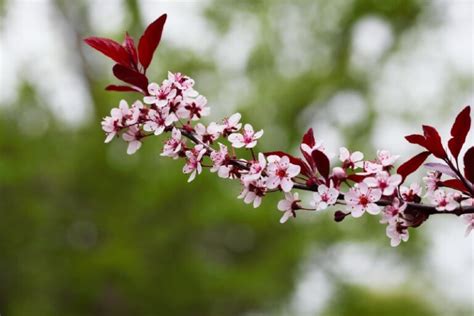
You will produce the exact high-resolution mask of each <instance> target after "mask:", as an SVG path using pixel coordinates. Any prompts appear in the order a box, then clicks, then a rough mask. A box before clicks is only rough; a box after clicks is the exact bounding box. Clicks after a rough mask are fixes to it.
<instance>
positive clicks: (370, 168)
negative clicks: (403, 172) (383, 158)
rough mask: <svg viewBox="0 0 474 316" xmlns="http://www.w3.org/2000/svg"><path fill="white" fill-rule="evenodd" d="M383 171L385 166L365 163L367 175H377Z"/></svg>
mask: <svg viewBox="0 0 474 316" xmlns="http://www.w3.org/2000/svg"><path fill="white" fill-rule="evenodd" d="M382 170H383V166H382V165H381V164H379V163H377V162H373V161H364V171H365V173H366V174H375V173H377V172H380V171H382Z"/></svg>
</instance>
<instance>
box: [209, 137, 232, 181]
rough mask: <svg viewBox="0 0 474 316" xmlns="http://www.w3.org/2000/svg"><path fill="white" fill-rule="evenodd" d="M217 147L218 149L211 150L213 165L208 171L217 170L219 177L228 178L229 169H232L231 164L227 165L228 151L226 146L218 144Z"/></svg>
mask: <svg viewBox="0 0 474 316" xmlns="http://www.w3.org/2000/svg"><path fill="white" fill-rule="evenodd" d="M219 147H220V148H219V150H214V151H213V152H211V155H210V156H211V160H212V164H213V165H212V168H211V169H210V171H211V172H217V175H218V176H219V177H220V178H224V179H227V178H229V174H230V171H231V170H232V166H231V165H228V161H229V153H228V150H227V146H225V145H223V144H219Z"/></svg>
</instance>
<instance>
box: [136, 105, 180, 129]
mask: <svg viewBox="0 0 474 316" xmlns="http://www.w3.org/2000/svg"><path fill="white" fill-rule="evenodd" d="M168 114H169V108H168V107H162V108H159V109H157V110H153V109H151V110H149V111H148V115H147V121H146V122H145V124H144V125H143V130H145V131H147V132H153V133H154V134H155V135H160V134H161V133H163V131H164V130H165V128H166V127H168V126H170V125H171V124H173V121H172V120H171V118H170V116H169V115H168Z"/></svg>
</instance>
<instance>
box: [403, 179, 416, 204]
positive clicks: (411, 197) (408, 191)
mask: <svg viewBox="0 0 474 316" xmlns="http://www.w3.org/2000/svg"><path fill="white" fill-rule="evenodd" d="M400 194H401V195H402V198H403V199H404V200H405V201H407V202H415V201H416V200H417V199H420V198H421V186H420V185H419V184H418V183H416V182H414V183H412V184H410V187H409V188H408V187H406V186H401V187H400Z"/></svg>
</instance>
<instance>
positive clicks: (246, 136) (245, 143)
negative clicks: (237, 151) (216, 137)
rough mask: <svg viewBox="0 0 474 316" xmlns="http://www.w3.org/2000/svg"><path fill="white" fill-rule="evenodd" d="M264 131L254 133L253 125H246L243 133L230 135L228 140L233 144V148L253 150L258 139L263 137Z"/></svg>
mask: <svg viewBox="0 0 474 316" xmlns="http://www.w3.org/2000/svg"><path fill="white" fill-rule="evenodd" d="M262 135H263V130H259V131H258V132H254V130H253V127H252V125H250V124H245V126H244V130H243V133H242V134H240V133H233V134H230V135H229V137H228V139H229V141H230V142H231V143H232V146H233V147H235V148H242V147H245V148H253V147H255V145H257V139H259V138H260V137H262Z"/></svg>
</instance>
